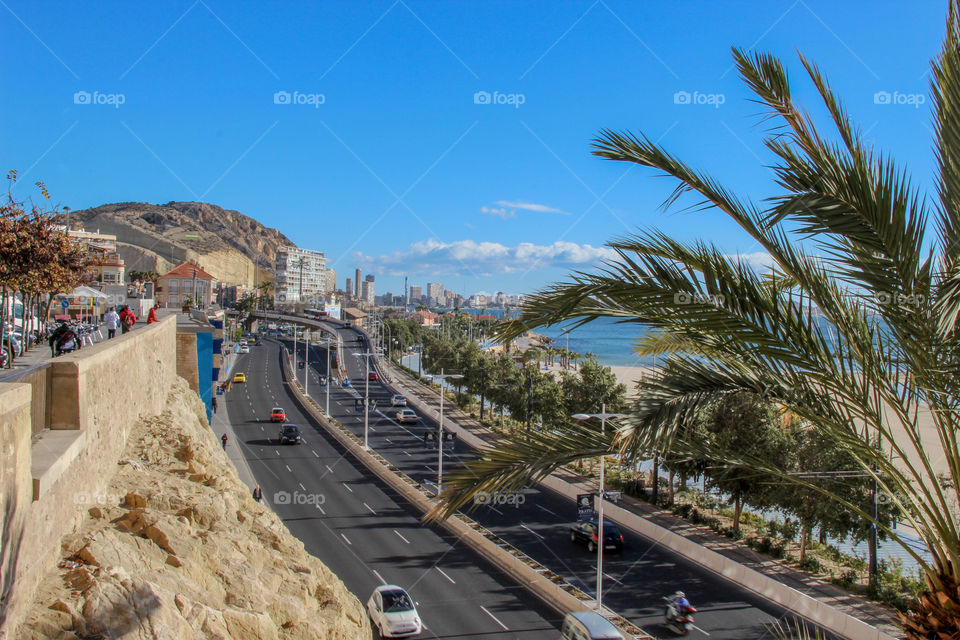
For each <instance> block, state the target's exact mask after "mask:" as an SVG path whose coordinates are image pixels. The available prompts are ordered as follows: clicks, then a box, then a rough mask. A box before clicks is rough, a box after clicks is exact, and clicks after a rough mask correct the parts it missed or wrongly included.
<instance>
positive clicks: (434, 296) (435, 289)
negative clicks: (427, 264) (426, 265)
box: [427, 282, 443, 307]
mask: <svg viewBox="0 0 960 640" xmlns="http://www.w3.org/2000/svg"><path fill="white" fill-rule="evenodd" d="M442 298H443V285H442V284H440V283H439V282H428V283H427V304H428V305H430V306H432V307H435V306H437V305H439V304H440V302H441V299H442Z"/></svg>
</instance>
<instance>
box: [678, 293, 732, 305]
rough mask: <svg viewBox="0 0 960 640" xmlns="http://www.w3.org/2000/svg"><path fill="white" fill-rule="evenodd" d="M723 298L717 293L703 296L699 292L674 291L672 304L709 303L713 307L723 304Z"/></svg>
mask: <svg viewBox="0 0 960 640" xmlns="http://www.w3.org/2000/svg"><path fill="white" fill-rule="evenodd" d="M724 300H725V298H724V297H723V296H722V295H720V294H718V293H714V294H711V295H709V296H704V295H701V294H699V293H686V292H683V293H675V294H673V303H674V304H709V305H713V306H715V307H720V306H722V305H723V303H724Z"/></svg>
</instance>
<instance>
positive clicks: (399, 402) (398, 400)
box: [390, 393, 407, 407]
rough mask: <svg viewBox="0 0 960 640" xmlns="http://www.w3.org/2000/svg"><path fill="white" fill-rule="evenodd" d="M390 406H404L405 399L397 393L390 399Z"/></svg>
mask: <svg viewBox="0 0 960 640" xmlns="http://www.w3.org/2000/svg"><path fill="white" fill-rule="evenodd" d="M390 406H392V407H405V406H407V399H406V398H404V397H403V396H402V395H400V394H399V393H398V394H397V395H395V396H393V398H392V399H391V400H390Z"/></svg>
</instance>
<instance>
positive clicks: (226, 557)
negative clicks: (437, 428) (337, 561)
mask: <svg viewBox="0 0 960 640" xmlns="http://www.w3.org/2000/svg"><path fill="white" fill-rule="evenodd" d="M198 406H199V399H198V398H197V396H196V395H195V394H193V393H192V392H191V391H190V390H189V387H187V385H186V383H185V382H183V381H182V380H181V381H178V384H177V386H176V387H175V390H174V392H173V393H171V395H170V397H169V398H168V399H167V409H166V411H165V413H164V414H163V415H162V416H160V417H157V418H151V419H147V420H144V421H143V422H141V423H140V424H138V425H136V426H135V427H134V428H133V429H132V430H131V435H130V437H129V440H128V442H127V444H126V450H125V451H124V453H123V457H125V458H130V459H132V460H139V461H141V462H142V464H140V465H132V464H131V465H120V466H118V467H117V471H116V473H115V475H114V477H113V478H112V480H111V482H110V485H109V486H108V488H107V492H109V493H112V494H114V495H123V496H125V498H124V500H123V504H122V505H119V506H105V505H97V506H96V507H91V508H90V509H89V510H88V511H87V517H86V519H85V520H84V521H83V523H82V525H81V527H80V529H79V530H78V531H76V532H74V533H72V534H70V535H69V536H65V537H64V539H63V540H62V541H61V545H60V548H61V552H62V554H63V556H62V557H63V559H64V560H65V562H63V568H57V569H56V570H54V571H53V572H51V573H50V574H49V575H48V576H47V577H46V578H45V579H44V581H43V582H42V583H41V585H40V588H39V589H38V595H37V599H36V601H35V603H34V607H33V609H32V610H31V612H30V614H29V616H28V618H27V621H26V622H25V623H24V624H22V625H21V627H20V629H19V630H18V633H17V635H16V637H18V638H23V639H26V640H39V639H40V638H54V639H57V640H60V639H63V640H66V639H68V638H69V639H71V640H76V638H77V637H98V636H99V635H102V636H103V637H110V638H124V639H143V640H147V639H150V640H166V639H168V638H169V639H170V640H180V639H184V640H191V639H194V638H195V639H198V640H199V639H201V638H204V639H206V638H215V639H222V640H254V639H258V638H266V639H271V640H272V639H276V640H300V639H303V640H306V639H307V638H311V639H313V638H325V639H330V640H334V639H336V640H360V639H366V638H369V637H370V625H369V621H368V619H367V616H366V614H365V611H364V609H363V606H362V605H361V603H360V602H359V601H358V600H357V598H356V597H354V596H353V595H352V594H350V593H349V592H348V591H347V590H346V588H345V587H344V586H343V583H341V582H340V580H339V579H338V578H337V577H336V576H335V575H333V574H332V573H331V572H330V570H329V569H327V568H326V567H325V566H324V565H323V564H322V563H321V562H320V561H319V560H317V559H316V558H314V557H312V556H310V555H309V554H307V553H306V552H305V551H304V548H303V544H302V543H301V542H300V541H299V540H297V539H296V538H294V537H293V536H292V535H290V533H289V531H288V530H287V529H286V527H285V526H284V525H283V523H282V522H281V521H280V520H279V518H277V517H276V515H275V514H274V513H273V511H271V510H270V509H268V508H267V507H265V506H264V505H261V504H258V503H256V502H254V501H253V499H252V498H251V497H250V491H249V489H248V487H246V486H245V485H244V484H243V483H241V482H240V481H239V479H238V478H237V477H236V474H235V472H234V469H233V466H232V465H231V464H230V462H229V461H228V460H227V458H226V455H225V454H224V453H223V451H222V449H221V447H220V443H219V442H218V441H217V440H216V436H215V434H214V433H213V432H212V431H211V430H210V428H209V426H208V425H207V424H206V421H205V419H204V418H202V417H199V418H198V416H202V415H203V414H202V412H201V411H198ZM143 461H148V462H149V464H148V463H146V462H143ZM185 463H186V464H185ZM185 466H187V467H189V468H188V469H184V467H185ZM137 467H139V468H137ZM191 475H202V476H204V477H205V480H204V481H199V482H198V481H193V480H191V478H190V476H191ZM211 479H212V480H211Z"/></svg>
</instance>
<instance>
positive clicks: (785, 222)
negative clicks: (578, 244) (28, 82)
mask: <svg viewBox="0 0 960 640" xmlns="http://www.w3.org/2000/svg"><path fill="white" fill-rule="evenodd" d="M733 57H734V59H735V62H736V66H737V68H738V69H739V73H740V75H741V77H742V79H743V80H744V82H745V83H746V84H747V85H748V87H749V88H750V89H751V90H752V91H753V93H754V94H755V96H756V101H757V102H758V103H759V104H760V105H762V106H763V107H764V108H765V109H766V111H767V112H768V114H767V116H768V120H769V121H770V122H772V123H773V128H772V129H771V134H770V135H769V136H768V137H766V138H765V140H764V143H765V145H766V147H767V149H768V150H769V152H770V153H771V154H772V155H773V156H774V158H775V163H774V166H773V171H774V175H775V183H776V187H777V188H778V190H779V193H778V194H777V195H776V196H775V197H773V198H770V199H768V200H765V201H763V202H762V203H756V202H753V201H751V200H749V199H748V198H746V197H743V196H739V195H737V194H735V193H733V192H732V191H731V190H730V189H728V188H725V187H724V186H723V185H721V184H720V183H719V182H717V181H716V180H714V179H713V178H712V177H710V176H709V175H708V174H707V173H705V172H703V171H701V170H698V169H695V168H693V167H691V166H689V165H688V164H686V163H684V162H683V161H682V160H680V159H679V158H677V157H675V156H674V155H672V154H670V153H669V152H668V151H666V150H665V149H663V148H661V147H660V146H659V145H658V144H656V143H655V142H653V141H651V139H650V138H648V137H646V136H643V135H635V134H632V133H629V132H616V131H612V130H603V131H602V132H601V134H600V136H599V138H598V139H597V140H595V142H594V149H595V150H594V154H595V155H597V156H599V157H601V158H606V159H609V160H614V161H618V162H632V163H635V164H639V165H642V166H646V167H652V168H655V169H657V170H659V171H661V172H663V173H665V174H667V175H668V176H671V177H673V178H675V179H676V180H677V182H678V186H677V187H676V189H675V190H674V191H673V193H672V195H671V196H670V197H669V198H668V200H667V204H668V205H670V204H673V203H675V202H677V201H680V200H684V201H686V200H688V199H689V198H693V199H695V200H693V206H692V208H693V209H695V210H698V211H699V210H703V209H716V210H719V211H722V212H723V213H725V214H726V215H727V216H729V217H730V218H731V219H732V220H733V221H735V222H736V223H737V224H738V225H739V226H740V228H741V229H742V230H743V231H744V232H745V233H746V234H747V235H749V236H750V238H751V239H752V240H754V241H755V242H756V243H757V244H758V245H759V246H760V247H762V249H763V250H764V251H765V252H766V253H767V254H769V256H770V259H771V263H772V265H773V268H772V270H771V271H770V273H766V274H761V273H759V272H758V271H757V270H756V269H755V268H753V267H752V266H751V265H750V264H748V263H747V262H746V261H745V260H743V259H740V258H738V257H731V256H729V255H726V254H725V253H724V252H723V251H722V250H721V249H720V248H718V247H716V246H714V245H712V244H710V243H708V242H702V241H701V242H693V243H687V242H680V241H678V240H675V239H673V238H670V237H668V236H667V235H665V234H663V233H660V232H657V231H652V232H645V233H641V234H639V235H635V236H631V237H626V238H621V239H617V240H616V241H614V242H612V243H610V244H609V246H610V247H611V248H612V249H613V250H614V251H615V252H616V253H617V258H616V259H614V260H611V261H609V262H608V263H606V264H605V266H604V267H603V268H602V269H601V270H600V271H599V272H598V273H576V274H574V275H572V276H571V278H570V280H569V281H568V282H564V283H559V284H555V285H553V286H551V287H549V288H547V289H545V290H543V291H540V292H539V293H537V294H536V295H535V296H533V297H531V298H528V299H527V301H526V303H525V305H524V307H523V311H522V314H521V316H520V317H518V318H517V319H515V320H513V321H510V322H508V323H506V324H505V325H504V326H503V327H502V328H501V330H500V332H499V337H500V338H502V339H509V338H512V337H515V336H518V335H520V334H522V333H524V332H526V331H529V330H531V329H534V328H536V327H540V326H546V325H551V324H555V323H559V322H563V321H568V320H570V319H574V318H577V319H579V321H581V322H589V321H592V320H595V319H597V318H602V317H606V318H614V319H616V320H618V321H620V322H623V323H633V324H636V325H637V326H638V333H642V331H641V330H640V329H639V327H640V326H641V325H643V326H644V327H652V330H650V331H649V332H648V333H647V334H646V337H645V338H643V339H642V340H641V341H640V343H639V346H638V351H639V353H640V354H642V355H654V354H655V355H661V356H663V357H664V361H663V366H662V367H661V368H660V369H659V370H658V372H657V373H656V374H655V375H652V376H648V377H646V378H645V379H644V380H643V381H642V382H641V383H640V385H639V386H638V392H639V396H638V399H637V401H636V403H635V405H634V407H633V411H632V413H631V415H630V417H629V418H628V419H627V420H626V421H625V422H624V423H623V424H622V425H621V426H620V427H619V428H618V429H617V430H616V432H615V433H613V434H611V431H610V430H608V431H607V435H606V436H605V437H604V436H601V434H600V433H599V429H598V428H596V427H590V426H584V425H569V426H568V427H566V428H565V429H560V430H558V431H556V432H554V433H544V434H540V435H538V437H537V438H536V439H534V440H532V441H530V442H526V443H524V442H517V443H514V444H512V445H511V446H510V447H503V448H500V449H498V450H488V451H486V452H485V453H484V455H483V457H482V458H481V459H480V460H478V461H477V462H475V463H474V464H471V465H470V468H468V469H465V470H464V471H463V472H461V473H460V474H459V475H457V476H456V477H448V485H447V487H448V488H447V490H446V493H445V496H444V497H445V503H444V504H443V505H442V506H441V507H440V508H438V510H437V511H436V512H435V513H434V515H435V516H443V515H450V514H452V513H453V512H455V511H456V510H457V509H459V508H460V507H463V506H465V505H466V504H467V503H468V501H469V500H470V497H471V496H472V495H473V493H475V492H476V491H495V490H498V489H506V488H514V489H515V488H517V487H520V486H522V485H524V484H526V483H528V482H530V481H534V480H537V479H539V478H542V477H543V476H545V475H546V474H549V473H550V472H552V471H553V470H555V469H556V468H557V467H558V466H560V465H562V464H565V463H567V462H570V461H573V460H576V459H580V458H584V457H594V456H598V455H601V454H606V453H609V452H613V451H617V452H619V453H620V454H622V455H623V456H624V457H626V458H627V459H630V458H641V457H648V456H651V455H664V454H669V456H670V457H671V458H672V459H684V458H688V459H709V460H711V461H712V464H715V465H718V466H722V465H730V464H735V465H749V466H752V467H754V468H756V469H758V470H761V471H763V472H766V473H769V474H772V475H773V476H775V477H777V478H779V479H780V481H781V482H789V483H795V484H797V485H799V486H805V487H808V488H811V489H813V490H819V491H821V492H822V493H823V495H824V496H825V497H827V498H830V499H833V500H837V501H839V505H840V507H842V508H845V509H849V510H851V511H852V512H854V513H856V514H859V515H860V516H861V517H862V518H866V519H873V514H872V513H871V512H870V510H869V509H867V508H864V507H863V505H861V504H854V503H852V502H848V501H846V500H843V499H842V498H840V497H838V496H835V495H833V494H832V493H831V492H829V491H827V490H825V489H823V488H822V487H821V488H819V489H818V487H817V485H816V484H815V483H812V482H809V481H806V480H804V479H803V478H802V477H801V476H797V475H793V472H792V470H791V468H790V467H789V465H787V464H785V463H784V461H771V460H764V459H759V458H751V457H749V456H747V455H744V454H743V453H742V452H738V451H733V450H726V451H723V450H720V449H718V448H716V447H705V446H704V445H703V442H702V440H697V439H694V438H690V437H687V434H686V431H685V429H684V427H685V425H689V424H691V423H692V422H693V421H694V420H695V419H696V417H697V416H698V415H699V414H700V413H701V412H702V411H704V410H705V409H706V408H708V407H711V406H713V405H715V403H717V402H720V401H722V400H723V399H725V398H729V397H731V396H736V395H741V394H746V395H748V396H753V397H761V398H765V399H767V400H769V401H771V402H773V403H775V404H776V406H778V407H779V408H780V410H781V411H783V412H789V413H790V414H791V415H793V416H796V417H797V418H798V419H800V420H802V421H803V424H805V425H806V426H807V428H809V429H812V430H816V431H817V433H818V434H819V435H821V436H822V437H824V438H827V439H828V440H829V441H830V442H832V443H833V446H835V447H836V448H837V449H838V450H839V451H842V452H843V453H844V454H845V455H847V456H849V457H850V458H852V459H853V460H854V461H855V462H856V464H857V465H858V466H859V467H860V469H861V471H862V473H864V474H866V475H868V476H870V477H871V478H873V479H874V480H875V481H876V482H877V483H878V485H879V487H880V490H881V491H882V492H883V493H884V494H886V496H887V497H889V499H890V500H891V501H893V502H894V504H895V505H896V507H897V509H898V510H899V511H900V513H901V514H902V518H903V519H904V520H906V521H907V523H908V524H910V525H911V527H913V528H914V529H915V530H916V531H917V532H919V534H920V535H921V537H922V538H923V541H924V542H925V543H926V546H927V548H928V549H929V551H930V556H931V557H932V560H930V559H927V557H925V556H923V555H921V554H918V553H917V552H916V551H915V550H913V549H912V548H911V547H910V546H909V545H908V544H907V543H906V541H904V540H902V539H901V538H900V536H899V534H898V532H897V531H895V530H893V529H891V528H886V525H885V524H884V523H882V522H879V523H878V525H879V526H881V527H884V528H885V531H886V533H887V535H888V536H889V537H890V538H892V539H893V540H895V541H898V542H900V543H901V544H902V545H903V548H904V550H905V551H906V552H907V553H908V554H910V555H911V556H913V558H914V559H915V560H916V561H917V562H918V563H919V564H920V566H921V567H922V568H923V570H924V574H925V579H926V583H927V587H928V591H927V592H926V593H925V594H924V595H923V596H922V597H921V598H919V599H918V600H917V601H916V602H915V603H914V604H913V606H912V609H911V611H910V612H909V613H908V614H905V615H902V616H900V622H901V624H902V626H903V628H904V630H905V632H906V633H907V635H908V637H910V638H958V637H960V635H958V634H960V631H958V630H960V524H958V522H960V517H958V516H960V513H958V510H957V504H958V497H960V493H958V492H960V488H958V483H960V450H958V426H960V415H958V410H957V402H958V399H960V393H958V392H960V388H958V387H960V348H958V347H960V339H958V338H960V333H958V327H957V320H958V317H960V118H958V115H960V113H958V109H960V11H958V7H957V4H956V2H951V4H950V9H949V15H948V20H947V33H946V38H945V40H944V44H943V48H942V51H941V53H940V55H939V57H938V58H937V60H936V61H935V62H934V64H933V73H932V77H933V82H932V93H933V102H934V135H935V141H934V143H935V150H936V156H937V161H938V175H937V176H936V178H937V194H936V196H935V197H934V198H930V197H926V196H925V195H924V194H922V193H919V192H918V191H917V190H916V189H915V188H914V187H913V186H912V185H911V182H910V179H909V177H908V176H907V173H906V172H905V171H904V169H903V168H901V167H900V166H898V165H897V164H896V163H895V162H894V161H893V160H892V159H891V158H890V157H889V156H887V155H885V154H882V153H880V152H877V151H875V150H874V149H873V148H872V146H871V145H869V144H868V143H866V142H865V141H864V140H863V138H862V136H861V134H860V132H859V130H858V129H857V128H856V127H855V126H854V124H853V123H852V122H851V120H850V118H849V116H848V114H847V112H846V110H845V109H844V107H843V106H842V104H841V103H840V101H839V99H838V98H837V96H836V95H835V94H834V92H833V91H832V90H831V88H830V86H829V85H828V83H827V81H826V79H825V78H824V76H823V75H822V74H821V72H820V70H819V69H818V68H817V67H816V66H815V65H814V64H812V63H810V62H809V61H807V60H806V59H805V58H803V57H802V56H801V63H802V65H803V67H804V69H805V70H806V73H807V76H808V77H809V79H810V80H811V81H812V83H813V85H814V87H815V88H816V90H817V92H818V93H819V96H820V98H821V100H822V102H823V104H824V105H825V106H826V109H827V112H828V113H829V116H830V120H831V122H832V126H833V128H834V132H832V133H831V134H830V137H827V135H826V133H822V132H821V131H820V130H818V129H817V127H816V126H815V124H814V122H813V120H812V118H811V117H810V115H809V114H808V113H807V112H806V111H805V110H804V109H803V108H801V107H800V106H798V105H797V104H796V103H795V102H794V99H793V97H792V95H791V86H790V83H789V82H788V80H787V73H786V70H785V68H784V65H783V64H782V63H781V61H780V60H779V59H777V58H776V57H774V56H772V55H768V54H759V53H749V52H747V51H744V50H740V49H734V51H733ZM927 410H929V428H928V429H927V431H925V430H924V426H923V424H922V422H921V420H919V419H918V416H919V415H921V414H922V413H924V412H925V411H927Z"/></svg>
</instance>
